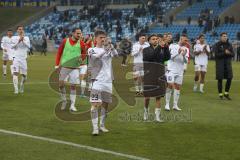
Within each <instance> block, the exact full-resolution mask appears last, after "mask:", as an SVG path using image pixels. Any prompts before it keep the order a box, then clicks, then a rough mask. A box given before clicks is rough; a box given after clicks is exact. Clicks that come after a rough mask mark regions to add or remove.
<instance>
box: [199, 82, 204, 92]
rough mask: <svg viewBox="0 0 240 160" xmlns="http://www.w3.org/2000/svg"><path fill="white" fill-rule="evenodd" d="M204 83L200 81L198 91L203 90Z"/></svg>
mask: <svg viewBox="0 0 240 160" xmlns="http://www.w3.org/2000/svg"><path fill="white" fill-rule="evenodd" d="M203 87H204V83H200V92H203Z"/></svg>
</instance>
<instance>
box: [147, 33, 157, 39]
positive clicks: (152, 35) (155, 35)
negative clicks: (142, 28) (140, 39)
mask: <svg viewBox="0 0 240 160" xmlns="http://www.w3.org/2000/svg"><path fill="white" fill-rule="evenodd" d="M152 37H158V35H157V34H151V35H149V37H148V41H150V39H151V38H152Z"/></svg>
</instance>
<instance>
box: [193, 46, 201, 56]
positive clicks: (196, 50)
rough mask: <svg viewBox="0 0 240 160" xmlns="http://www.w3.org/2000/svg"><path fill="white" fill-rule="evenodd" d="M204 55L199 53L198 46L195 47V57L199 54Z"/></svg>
mask: <svg viewBox="0 0 240 160" xmlns="http://www.w3.org/2000/svg"><path fill="white" fill-rule="evenodd" d="M201 53H202V51H199V50H198V45H195V46H194V50H193V54H194V55H195V56H198V55H199V54H201Z"/></svg>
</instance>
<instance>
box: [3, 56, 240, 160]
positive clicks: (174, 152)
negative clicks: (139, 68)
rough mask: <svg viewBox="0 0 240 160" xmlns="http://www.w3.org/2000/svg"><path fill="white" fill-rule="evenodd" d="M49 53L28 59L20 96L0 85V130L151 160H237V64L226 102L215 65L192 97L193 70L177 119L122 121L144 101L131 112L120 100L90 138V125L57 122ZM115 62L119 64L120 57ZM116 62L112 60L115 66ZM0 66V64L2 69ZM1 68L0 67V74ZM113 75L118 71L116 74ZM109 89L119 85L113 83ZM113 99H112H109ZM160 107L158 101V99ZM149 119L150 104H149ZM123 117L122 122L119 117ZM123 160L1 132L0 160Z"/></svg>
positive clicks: (82, 104) (83, 102)
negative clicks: (220, 93)
mask: <svg viewBox="0 0 240 160" xmlns="http://www.w3.org/2000/svg"><path fill="white" fill-rule="evenodd" d="M54 57H55V55H54V54H50V53H49V55H48V56H46V57H45V56H38V55H36V56H31V57H29V59H28V67H29V70H28V80H27V84H26V85H25V93H24V94H22V95H21V94H20V95H14V94H13V86H12V84H9V83H11V82H12V81H11V77H10V76H9V74H8V77H7V79H5V80H4V79H2V78H0V129H4V130H10V131H15V132H20V133H26V134H30V135H35V136H41V137H47V138H52V139H57V140H63V141H67V142H73V143H76V144H82V145H87V146H92V147H96V148H101V149H106V150H111V151H115V152H120V153H125V154H129V155H135V156H139V157H144V158H148V159H152V160H193V159H195V160H216V159H218V160H237V159H240V145H239V144H240V138H239V133H240V123H239V122H240V116H239V115H240V103H239V102H240V98H239V96H240V94H239V93H240V92H239V91H240V88H239V87H240V74H239V70H240V63H236V62H234V63H233V68H234V80H233V84H232V88H231V92H230V95H231V97H232V98H233V100H232V101H227V100H224V101H222V100H219V98H218V93H217V82H216V81H215V68H214V65H215V63H214V62H213V61H211V62H210V63H209V67H208V73H207V77H206V79H207V82H206V85H205V93H204V94H200V93H193V92H192V87H193V86H192V85H193V76H194V72H193V68H194V67H193V64H192V63H191V64H189V65H188V70H187V72H186V74H185V77H184V85H183V87H182V91H181V96H180V103H179V107H181V108H182V109H183V111H182V112H174V111H171V112H169V113H168V112H165V111H162V114H163V115H164V117H165V118H166V122H165V123H156V122H139V121H137V120H136V119H134V118H133V117H132V119H130V118H129V117H126V113H127V114H128V115H137V114H138V113H142V110H143V100H142V99H141V98H138V99H137V103H136V105H135V106H134V107H130V106H128V105H127V104H126V103H125V102H124V101H123V100H122V99H119V104H118V106H117V108H116V109H115V110H114V111H112V112H110V114H109V116H108V119H107V122H106V126H107V128H109V129H110V133H107V134H100V136H97V137H93V136H91V131H92V127H91V123H90V122H89V121H88V122H64V121H61V120H59V119H58V118H57V117H56V115H55V113H54V109H55V105H56V103H57V102H58V101H59V95H58V94H57V93H56V92H55V91H53V90H52V89H51V88H50V87H49V85H48V84H47V82H48V77H49V74H50V73H51V71H53V69H54ZM120 59H121V58H120ZM120 59H116V60H114V64H115V65H119V67H116V68H119V69H120ZM1 66H2V65H1ZM0 69H1V67H0ZM114 72H117V71H116V70H115V71H114ZM115 83H118V82H117V81H116V82H115ZM115 94H116V96H118V95H117V93H115ZM162 105H164V100H162ZM76 106H77V108H78V109H79V110H81V111H83V110H87V109H89V108H90V105H89V103H88V101H87V99H80V98H79V97H78V99H77V105H76ZM150 107H151V112H152V113H153V108H154V100H151V105H150ZM124 116H125V117H124ZM53 159H57V160H66V159H71V160H125V159H128V158H123V157H119V156H114V155H111V154H105V153H99V152H94V151H89V150H85V149H80V148H75V147H71V146H66V145H62V144H55V143H50V142H45V141H40V140H34V139H31V138H26V137H20V136H13V135H8V134H3V133H0V160H53Z"/></svg>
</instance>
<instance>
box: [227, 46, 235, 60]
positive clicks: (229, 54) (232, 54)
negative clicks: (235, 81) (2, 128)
mask: <svg viewBox="0 0 240 160" xmlns="http://www.w3.org/2000/svg"><path fill="white" fill-rule="evenodd" d="M225 54H226V55H227V56H228V57H234V55H235V53H234V51H233V47H232V44H230V47H229V48H228V49H226V50H225Z"/></svg>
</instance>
